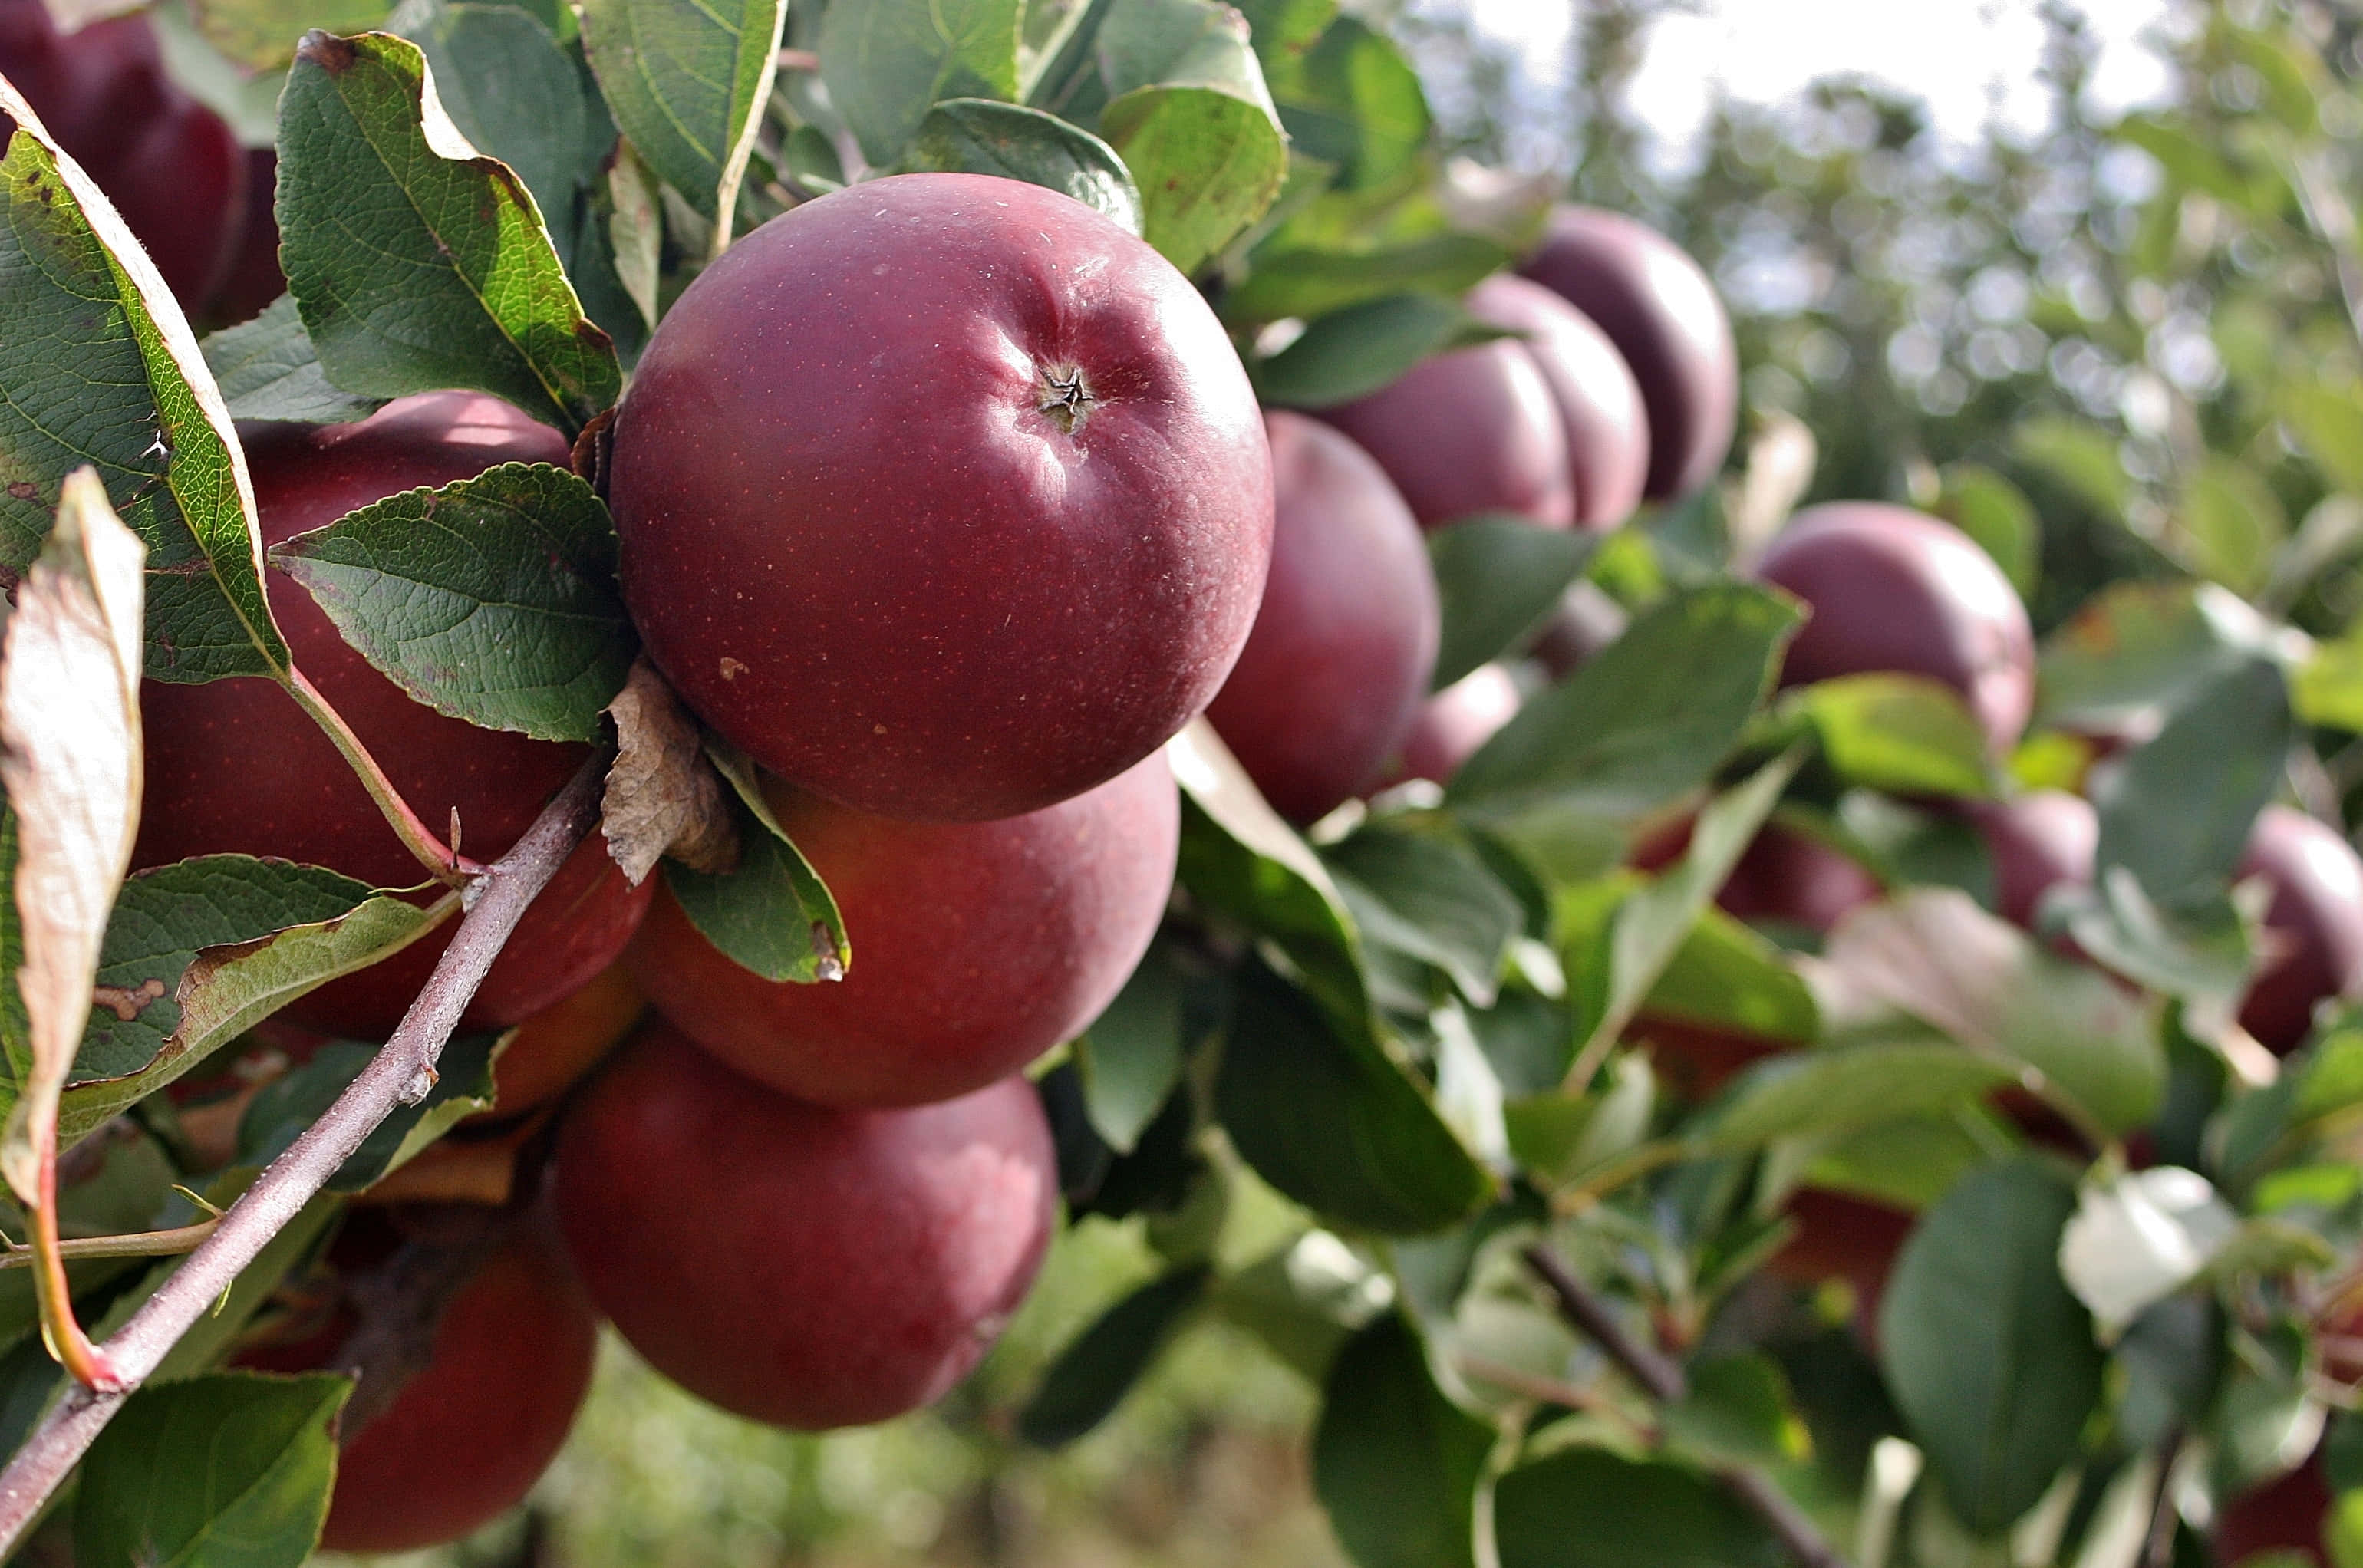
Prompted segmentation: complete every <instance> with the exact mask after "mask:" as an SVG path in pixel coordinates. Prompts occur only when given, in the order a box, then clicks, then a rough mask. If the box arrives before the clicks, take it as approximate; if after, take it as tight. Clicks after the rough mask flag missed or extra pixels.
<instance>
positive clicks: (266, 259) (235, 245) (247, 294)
mask: <svg viewBox="0 0 2363 1568" xmlns="http://www.w3.org/2000/svg"><path fill="white" fill-rule="evenodd" d="M278 185H279V155H278V154H277V153H276V152H273V151H272V149H270V148H267V147H257V148H251V149H248V151H247V155H246V193H247V194H246V215H245V219H244V222H243V223H242V224H241V225H240V226H239V232H238V234H237V235H236V236H235V237H233V238H232V240H231V243H230V259H229V265H228V267H227V269H226V270H225V271H224V272H223V275H222V280H221V282H220V284H219V286H218V287H216V289H215V290H214V295H213V298H212V300H211V301H210V302H209V303H208V304H207V306H206V314H207V315H211V316H212V317H213V318H214V319H216V320H217V321H220V322H224V323H227V324H233V325H234V324H236V323H238V322H241V321H250V320H251V319H253V318H254V317H255V316H257V315H261V313H262V307H263V306H265V305H267V304H270V303H271V302H272V301H273V300H275V299H277V298H278V297H279V296H280V295H281V294H283V293H286V292H287V274H286V273H284V272H283V271H280V270H279V223H278V219H277V216H276V215H275V214H274V213H273V212H272V201H273V196H274V193H276V191H277V190H278Z"/></svg>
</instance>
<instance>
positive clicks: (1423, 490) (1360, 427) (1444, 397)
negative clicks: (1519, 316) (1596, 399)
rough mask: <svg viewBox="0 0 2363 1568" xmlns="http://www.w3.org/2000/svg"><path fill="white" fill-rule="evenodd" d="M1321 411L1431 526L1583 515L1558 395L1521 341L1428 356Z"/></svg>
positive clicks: (1557, 520) (1548, 521)
mask: <svg viewBox="0 0 2363 1568" xmlns="http://www.w3.org/2000/svg"><path fill="white" fill-rule="evenodd" d="M1320 417H1321V418H1323V419H1325V420H1326V421H1327V422H1328V423H1330V424H1331V425H1336V426H1337V428H1338V429H1340V430H1342V431H1344V432H1345V433H1346V434H1347V435H1348V436H1352V437H1353V438H1354V439H1355V440H1356V441H1357V442H1358V443H1359V444H1360V445H1361V447H1362V448H1363V449H1364V450H1365V451H1367V452H1369V453H1370V456H1371V457H1373V458H1377V459H1378V462H1379V467H1381V468H1382V469H1385V470H1386V473H1387V477H1388V478H1389V479H1391V480H1394V483H1395V488H1396V489H1397V490H1399V491H1403V500H1405V501H1407V502H1410V503H1411V510H1412V515H1413V516H1414V517H1416V518H1418V519H1419V525H1420V526H1421V527H1423V528H1436V527H1441V526H1442V525H1445V524H1447V523H1457V522H1459V520H1460V519H1461V518H1464V517H1469V516H1472V515H1474V514H1475V513H1481V512H1503V513H1514V514H1515V515H1517V516H1520V517H1524V518H1525V520H1526V521H1528V522H1530V523H1537V524H1540V525H1542V526H1544V527H1546V528H1565V527H1569V526H1570V525H1572V524H1573V523H1574V522H1575V486H1574V482H1573V480H1572V479H1571V478H1570V474H1569V470H1568V456H1567V436H1566V434H1565V432H1564V427H1563V426H1562V425H1561V424H1560V420H1559V403H1558V401H1557V400H1556V399H1555V398H1553V397H1552V395H1551V388H1550V382H1549V381H1546V380H1544V378H1543V372H1542V367H1541V366H1539V365H1537V363H1536V362H1535V357H1534V356H1533V355H1532V354H1530V353H1528V352H1526V348H1525V345H1524V344H1522V343H1518V342H1515V341H1513V340H1511V339H1509V338H1497V339H1495V340H1494V341H1492V342H1490V343H1480V344H1477V345H1475V346H1474V347H1471V348H1456V349H1453V350H1452V351H1451V352H1449V353H1446V354H1438V355H1437V356H1436V357H1435V358H1433V359H1423V360H1421V361H1420V362H1419V363H1418V364H1416V365H1414V366H1413V367H1412V368H1411V369H1410V370H1408V371H1406V372H1404V373H1403V375H1401V376H1399V377H1397V378H1396V379H1395V380H1394V381H1392V382H1391V383H1389V384H1388V385H1387V386H1386V387H1385V388H1384V389H1383V390H1381V391H1379V392H1372V393H1371V394H1370V396H1368V397H1366V398H1363V399H1361V400H1359V402H1355V403H1347V404H1345V405H1343V406H1342V407H1338V408H1325V409H1322V410H1321V411H1320Z"/></svg>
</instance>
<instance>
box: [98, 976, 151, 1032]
mask: <svg viewBox="0 0 2363 1568" xmlns="http://www.w3.org/2000/svg"><path fill="white" fill-rule="evenodd" d="M90 995H91V1000H92V1002H93V1003H94V1005H96V1006H99V1007H103V1008H105V1009H106V1010H107V1011H109V1012H111V1013H113V1014H114V1015H115V1016H116V1020H117V1021H121V1022H124V1023H129V1022H130V1021H132V1020H133V1019H135V1018H138V1017H139V1013H140V1010H141V1009H143V1008H145V1007H146V1006H147V1005H148V1004H149V1003H150V1002H151V1001H157V1000H161V999H162V997H163V995H164V982H163V981H161V980H159V979H157V978H155V977H153V976H150V977H149V978H147V979H145V980H142V981H141V982H140V983H139V985H138V986H137V987H134V988H125V987H123V986H95V987H93V988H92V989H91V993H90Z"/></svg>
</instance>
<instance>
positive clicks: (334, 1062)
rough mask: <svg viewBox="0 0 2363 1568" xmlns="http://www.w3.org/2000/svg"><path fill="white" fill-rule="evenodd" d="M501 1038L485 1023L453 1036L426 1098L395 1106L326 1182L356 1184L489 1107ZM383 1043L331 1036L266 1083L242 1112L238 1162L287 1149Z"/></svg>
mask: <svg viewBox="0 0 2363 1568" xmlns="http://www.w3.org/2000/svg"><path fill="white" fill-rule="evenodd" d="M501 1042H502V1036H501V1035H500V1034H498V1033H496V1032H484V1031H481V1030H480V1031H477V1032H472V1033H468V1034H458V1035H454V1036H452V1038H451V1041H450V1043H449V1044H447V1045H445V1046H444V1047H443V1055H441V1057H440V1058H438V1061H437V1063H436V1078H435V1087H434V1088H431V1089H429V1090H428V1091H427V1098H426V1099H423V1100H420V1101H419V1102H418V1103H417V1104H416V1105H398V1106H396V1107H394V1114H393V1115H391V1116H389V1117H387V1118H386V1119H385V1120H384V1121H381V1122H379V1123H378V1124H377V1126H376V1127H374V1128H373V1129H372V1130H371V1132H370V1135H369V1136H368V1137H367V1138H365V1139H363V1140H362V1141H361V1147H360V1148H358V1149H356V1150H354V1151H353V1153H352V1154H351V1155H350V1156H349V1158H348V1159H347V1160H346V1161H345V1163H344V1164H343V1165H339V1166H338V1167H337V1174H336V1175H335V1176H330V1177H329V1178H328V1190H329V1191H331V1192H359V1191H361V1189H362V1188H363V1187H369V1186H371V1185H372V1184H374V1183H376V1182H378V1181H381V1180H383V1179H384V1178H385V1177H386V1176H389V1175H391V1174H392V1173H393V1172H394V1171H395V1170H397V1169H399V1168H401V1167H402V1166H403V1165H407V1164H408V1163H409V1162H410V1160H411V1158H412V1157H413V1156H414V1155H416V1154H417V1153H418V1152H419V1151H420V1150H421V1149H424V1148H426V1147H427V1145H428V1144H429V1143H434V1142H435V1141H436V1140H437V1139H438V1138H440V1137H441V1136H443V1134H444V1133H446V1132H449V1131H450V1130H451V1127H452V1126H453V1124H454V1123H456V1122H458V1121H460V1119H461V1118H462V1117H467V1116H472V1115H474V1114H476V1113H477V1112H478V1111H483V1110H492V1109H493V1100H494V1085H493V1061H494V1057H495V1056H496V1055H499V1047H500V1044H501ZM380 1049H381V1047H380V1046H378V1045H376V1044H374V1043H365V1042H361V1041H356V1040H332V1041H330V1042H329V1043H327V1044H326V1045H323V1046H321V1047H320V1049H319V1051H318V1052H317V1053H316V1054H315V1055H313V1057H312V1059H311V1060H310V1061H308V1062H306V1063H305V1064H304V1065H303V1066H300V1067H298V1068H296V1069H295V1070H294V1072H292V1073H289V1074H287V1075H286V1076H285V1077H279V1078H274V1079H272V1081H271V1082H270V1083H268V1084H265V1085H264V1086H263V1087H262V1088H261V1091H260V1092H258V1093H257V1094H256V1095H255V1097H254V1098H253V1099H250V1100H249V1101H248V1102H247V1107H246V1110H245V1112H244V1113H243V1114H242V1115H240V1116H239V1122H238V1163H239V1165H246V1166H250V1167H252V1168H253V1169H256V1170H260V1169H261V1168H262V1167H263V1166H265V1165H269V1164H270V1163H271V1162H272V1161H273V1160H275V1159H277V1158H278V1157H279V1156H280V1155H281V1154H285V1153H286V1152H287V1150H288V1148H289V1146H290V1145H292V1144H293V1143H294V1142H295V1140H296V1139H297V1138H299V1137H301V1136H302V1135H303V1133H304V1132H305V1129H306V1128H308V1127H310V1126H311V1125H312V1123H314V1122H315V1121H318V1120H319V1119H320V1117H321V1115H322V1113H324V1112H325V1111H327V1109H328V1107H330V1106H331V1105H334V1104H335V1103H336V1101H337V1097H338V1095H340V1094H342V1093H344V1092H345V1088H346V1086H348V1085H349V1084H350V1083H351V1082H352V1081H353V1079H354V1078H355V1077H358V1076H359V1075H360V1073H361V1069H362V1068H363V1067H366V1066H369V1065H370V1062H371V1060H372V1058H374V1057H375V1056H376V1055H377V1054H378V1052H379V1050H380Z"/></svg>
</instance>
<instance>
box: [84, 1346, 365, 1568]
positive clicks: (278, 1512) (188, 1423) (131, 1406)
mask: <svg viewBox="0 0 2363 1568" xmlns="http://www.w3.org/2000/svg"><path fill="white" fill-rule="evenodd" d="M352 1390H353V1380H352V1379H351V1378H349V1377H347V1376H344V1375H341V1374H335V1373H311V1374H306V1375H303V1376H300V1377H276V1376H268V1375H262V1374H260V1373H251V1372H216V1373H209V1374H207V1375H204V1376H201V1377H192V1378H189V1379H187V1380H186V1381H184V1382H179V1383H166V1384H161V1385H159V1386H155V1387H150V1388H143V1389H141V1390H139V1392H138V1393H136V1394H134V1395H132V1397H131V1398H130V1399H129V1401H128V1403H126V1404H125V1405H124V1407H123V1408H122V1409H121V1410H119V1411H117V1412H116V1415H115V1419H113V1420H112V1421H110V1422H108V1423H107V1426H106V1429H105V1431H103V1432H101V1433H100V1434H99V1438H98V1441H96V1442H95V1443H94V1444H92V1445H91V1451H90V1455H89V1457H88V1458H86V1459H85V1460H83V1466H82V1485H81V1488H80V1490H79V1492H78V1494H77V1495H76V1496H75V1499H74V1560H75V1561H76V1562H81V1563H85V1564H88V1565H89V1568H115V1565H116V1564H122V1565H125V1568H128V1565H129V1564H132V1563H142V1562H153V1563H163V1562H170V1563H173V1564H175V1565H177V1568H296V1565H297V1564H299V1563H301V1562H304V1561H305V1559H306V1558H308V1557H309V1556H310V1555H311V1554H312V1548H313V1546H314V1544H315V1543H316V1542H317V1541H318V1540H319V1537H320V1525H321V1522H322V1521H323V1520H325V1519H326V1518H327V1514H328V1493H329V1489H330V1487H331V1486H332V1485H334V1483H335V1480H336V1474H337V1439H336V1419H337V1414H338V1411H339V1410H341V1409H343V1408H344V1404H345V1398H346V1397H347V1396H348V1395H349V1394H350V1393H351V1392H352Z"/></svg>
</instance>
